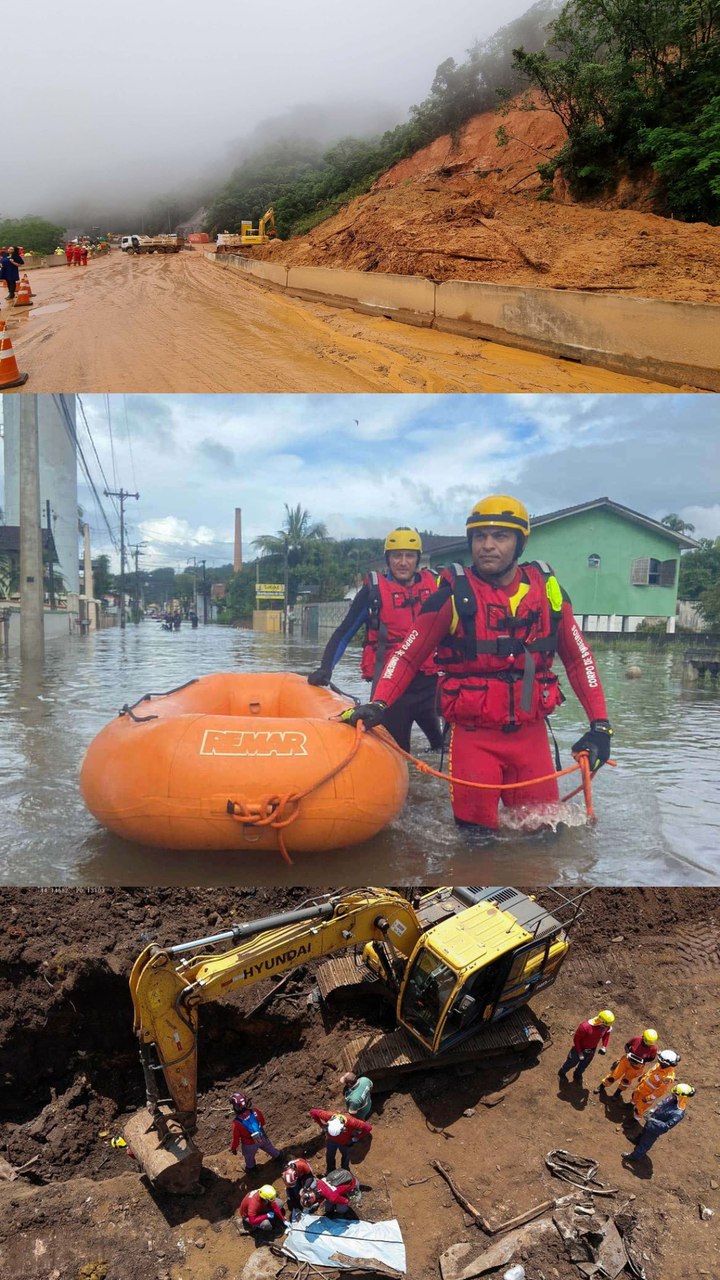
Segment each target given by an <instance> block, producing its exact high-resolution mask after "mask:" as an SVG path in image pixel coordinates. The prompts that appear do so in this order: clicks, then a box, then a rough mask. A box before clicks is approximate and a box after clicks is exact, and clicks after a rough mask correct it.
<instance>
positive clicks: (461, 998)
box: [397, 889, 568, 1053]
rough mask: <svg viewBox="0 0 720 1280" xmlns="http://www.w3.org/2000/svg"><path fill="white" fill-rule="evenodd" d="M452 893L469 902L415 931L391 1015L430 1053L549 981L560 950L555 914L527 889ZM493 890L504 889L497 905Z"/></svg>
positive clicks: (564, 943)
mask: <svg viewBox="0 0 720 1280" xmlns="http://www.w3.org/2000/svg"><path fill="white" fill-rule="evenodd" d="M455 892H456V893H457V892H458V891H457V890H456V891H455ZM459 892H461V893H464V894H474V895H475V901H474V902H473V905H471V906H469V907H467V909H466V910H464V911H462V912H460V913H458V914H453V915H450V916H448V917H447V918H446V919H445V920H442V921H440V923H437V924H435V925H434V927H433V928H432V929H431V930H430V931H428V932H427V933H426V934H424V935H423V937H422V938H421V939H420V941H419V943H418V945H417V947H416V950H415V954H414V955H413V956H412V957H411V960H410V963H409V964H408V967H407V973H406V976H405V980H404V982H403V984H402V986H401V989H400V994H399V1000H398V1010H397V1016H398V1021H399V1022H400V1023H401V1024H402V1025H403V1026H405V1027H406V1028H407V1030H408V1031H410V1032H411V1033H412V1034H413V1035H414V1036H416V1037H417V1038H418V1039H419V1040H420V1041H421V1042H422V1044H423V1045H424V1046H425V1047H426V1048H427V1049H429V1050H430V1052H431V1053H444V1052H446V1051H447V1050H448V1049H451V1048H452V1047H453V1046H454V1045H456V1044H459V1043H461V1042H462V1041H463V1040H466V1039H468V1038H469V1037H470V1036H473V1035H474V1034H475V1033H476V1032H477V1031H479V1030H480V1029H481V1027H482V1026H483V1025H484V1024H487V1023H490V1022H496V1021H498V1020H499V1019H500V1018H503V1017H505V1016H506V1015H507V1014H509V1013H511V1011H512V1010H513V1009H516V1008H518V1007H519V1006H521V1005H523V1004H525V1003H526V1002H527V1001H528V1000H529V999H531V998H532V996H533V994H534V993H535V992H536V991H538V990H541V989H542V988H543V987H547V986H549V985H550V984H551V983H552V982H554V980H555V977H556V975H557V973H558V970H559V969H560V966H561V964H562V962H563V959H564V958H565V953H566V952H567V949H568V940H567V935H566V930H565V927H564V926H563V924H562V923H561V921H560V920H558V919H556V917H555V916H553V915H551V914H550V912H548V911H545V910H543V909H542V908H540V907H538V905H537V903H536V902H534V900H533V899H532V898H528V897H527V895H525V894H521V893H519V892H518V891H517V890H507V889H504V890H501V891H497V890H495V891H493V890H461V891H459ZM493 892H494V893H495V896H496V898H497V897H499V896H500V895H501V894H502V895H505V901H504V902H503V906H502V907H501V906H500V905H498V902H497V901H496V900H495V899H493V898H492V896H489V895H492V894H493ZM508 894H511V895H512V902H511V901H510V900H509V899H508V898H507V895H508Z"/></svg>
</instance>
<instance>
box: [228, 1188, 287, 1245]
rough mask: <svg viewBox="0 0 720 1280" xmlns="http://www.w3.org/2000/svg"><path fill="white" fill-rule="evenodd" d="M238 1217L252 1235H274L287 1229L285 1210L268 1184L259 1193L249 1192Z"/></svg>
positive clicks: (241, 1203) (273, 1189)
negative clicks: (274, 1232) (275, 1232)
mask: <svg viewBox="0 0 720 1280" xmlns="http://www.w3.org/2000/svg"><path fill="white" fill-rule="evenodd" d="M237 1215H238V1217H239V1218H241V1219H242V1224H243V1226H244V1228H245V1230H246V1231H249V1232H250V1234H251V1235H255V1234H256V1233H260V1232H261V1233H262V1234H263V1235H266V1236H269V1235H272V1233H273V1231H282V1230H283V1228H284V1227H285V1210H284V1209H283V1206H282V1203H281V1201H280V1199H279V1198H278V1195H277V1192H276V1191H275V1188H274V1187H273V1186H271V1184H270V1183H269V1182H268V1183H266V1184H265V1186H264V1187H260V1190H259V1191H248V1193H247V1195H246V1196H244V1197H243V1199H242V1200H241V1201H240V1208H239V1209H238V1210H237Z"/></svg>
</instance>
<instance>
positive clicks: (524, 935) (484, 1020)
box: [124, 888, 583, 1193]
mask: <svg viewBox="0 0 720 1280" xmlns="http://www.w3.org/2000/svg"><path fill="white" fill-rule="evenodd" d="M582 896H583V895H580V896H579V897H578V898H575V899H568V898H565V897H563V896H562V895H561V894H559V893H557V894H556V901H557V904H558V905H557V907H555V906H554V908H553V910H554V914H553V913H551V912H549V911H547V910H545V909H544V908H542V907H541V906H540V905H539V904H538V903H537V902H536V901H535V899H534V898H532V897H528V896H527V895H526V894H524V893H521V892H520V891H518V890H517V889H512V888H490V889H480V888H440V889H433V890H432V891H431V892H429V893H425V894H422V895H420V896H418V897H416V900H415V902H414V903H411V902H409V901H408V900H407V899H406V898H404V897H403V896H402V894H400V893H396V892H394V891H392V890H390V889H357V890H352V891H350V892H341V893H336V894H334V895H333V894H330V895H328V896H327V897H325V898H322V899H320V900H318V901H316V902H314V903H313V904H312V905H310V906H308V907H304V908H302V909H299V910H296V911H289V912H286V913H284V914H282V915H276V916H268V917H266V918H264V919H261V920H256V921H251V922H249V923H246V924H237V925H234V926H233V927H232V928H230V929H229V930H228V931H226V932H223V933H217V934H214V935H213V936H211V937H208V938H198V939H196V940H195V941H192V942H184V943H181V944H179V945H178V946H173V947H160V946H157V945H155V944H151V945H150V946H148V947H146V948H145V950H144V951H143V952H142V954H141V955H140V956H139V957H138V959H137V960H136V962H135V964H134V966H133V970H132V974H131V978H130V989H131V994H132V1000H133V1007H134V1015H135V1017H134V1030H135V1032H136V1034H137V1036H138V1038H139V1041H140V1055H141V1060H142V1064H143V1069H144V1072H145V1082H146V1090H147V1109H146V1110H144V1111H142V1112H139V1113H138V1114H136V1115H135V1116H133V1117H132V1118H131V1119H130V1121H129V1122H128V1124H127V1125H126V1127H125V1130H124V1135H125V1138H126V1141H127V1142H128V1144H129V1146H130V1147H131V1149H132V1151H133V1154H134V1155H135V1157H136V1159H137V1160H138V1161H139V1162H140V1164H141V1165H142V1167H143V1169H144V1171H145V1173H146V1174H147V1176H148V1177H149V1178H150V1180H151V1181H152V1182H153V1183H154V1184H155V1185H156V1186H157V1187H158V1188H159V1189H162V1190H165V1191H175V1192H181V1193H186V1192H187V1191H188V1190H189V1189H192V1187H193V1186H194V1185H196V1184H197V1180H198V1177H199V1174H200V1169H201V1165H202V1156H201V1153H200V1151H199V1149H198V1148H197V1147H196V1146H195V1144H194V1143H193V1141H192V1134H193V1133H194V1132H195V1129H196V1124H197V1052H198V1049H197V1045H198V1010H199V1006H200V1005H202V1004H206V1003H208V1002H209V1001H213V1000H219V999H222V997H223V996H226V995H228V994H229V993H231V992H234V991H238V990H241V989H243V988H245V987H248V986H251V985H252V984H254V983H257V982H262V981H263V980H266V979H269V978H273V977H275V976H277V975H280V974H282V973H286V972H288V971H289V970H291V969H294V968H296V967H297V966H299V965H306V964H308V963H310V962H312V961H315V960H317V959H319V958H321V957H324V956H328V955H330V954H332V953H333V952H338V951H342V952H346V953H347V952H349V951H350V950H351V949H354V951H355V954H354V956H350V955H348V954H345V955H343V956H342V957H340V958H337V959H334V960H330V961H327V962H326V963H325V964H323V965H321V966H320V968H319V969H318V970H317V973H316V978H317V984H318V989H319V993H320V996H321V997H322V998H323V999H324V1000H328V999H329V998H330V997H331V995H332V994H333V992H339V991H341V990H346V989H347V988H350V989H352V990H357V989H359V988H363V987H365V988H366V989H368V990H369V991H372V993H373V994H374V993H375V992H376V991H377V992H380V993H382V994H383V995H384V996H385V997H387V998H388V999H389V1000H391V1001H392V1003H393V1004H394V1006H395V1016H396V1020H397V1024H398V1028H397V1030H396V1031H393V1032H390V1033H382V1032H377V1031H375V1032H372V1033H370V1032H368V1034H367V1035H366V1036H364V1037H362V1038H361V1039H359V1040H358V1039H355V1040H353V1041H352V1042H349V1043H348V1044H346V1046H345V1048H344V1050H343V1053H342V1058H341V1061H340V1062H339V1063H338V1066H341V1067H342V1068H343V1069H345V1070H350V1069H352V1070H355V1071H356V1072H357V1073H358V1074H363V1075H365V1074H369V1075H371V1076H372V1079H373V1081H374V1082H375V1083H376V1084H378V1083H381V1082H383V1081H384V1082H387V1081H388V1080H393V1079H395V1078H396V1076H398V1075H400V1074H405V1073H408V1072H410V1071H413V1070H427V1069H428V1068H429V1067H432V1066H443V1067H444V1066H447V1065H451V1064H453V1063H457V1062H461V1061H475V1060H477V1059H479V1058H484V1057H486V1056H488V1055H492V1054H497V1053H508V1052H512V1053H527V1052H534V1053H537V1052H538V1051H539V1050H540V1049H541V1048H542V1047H543V1044H544V1037H543V1033H542V1031H541V1030H540V1028H539V1027H538V1024H537V1023H536V1022H535V1021H534V1019H533V1018H532V1015H531V1014H530V1011H529V1009H526V1008H525V1009H524V1008H523V1006H524V1005H525V1004H526V1002H527V1001H528V1000H529V999H530V998H531V997H532V996H533V995H534V994H535V993H536V992H538V991H541V990H543V989H544V988H545V987H548V986H549V985H550V984H551V983H553V982H554V981H555V978H556V977H557V974H558V972H559V969H560V967H561V965H562V962H563V960H564V958H565V955H566V952H567V950H568V931H569V929H570V927H571V925H572V924H574V922H575V920H576V918H577V916H578V913H579V910H580V906H579V904H580V901H581V899H582ZM561 917H564V919H562V918H561Z"/></svg>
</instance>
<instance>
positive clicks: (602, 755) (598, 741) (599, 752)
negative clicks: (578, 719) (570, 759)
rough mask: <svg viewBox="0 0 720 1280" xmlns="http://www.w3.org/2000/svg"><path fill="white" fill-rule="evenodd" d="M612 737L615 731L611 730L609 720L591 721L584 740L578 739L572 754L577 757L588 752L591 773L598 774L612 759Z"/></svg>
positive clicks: (583, 737)
mask: <svg viewBox="0 0 720 1280" xmlns="http://www.w3.org/2000/svg"><path fill="white" fill-rule="evenodd" d="M612 736H613V731H612V729H611V728H610V721H609V720H591V721H590V728H589V729H588V731H587V733H584V734H583V736H582V738H578V740H577V742H576V743H574V745H573V748H572V753H573V755H574V756H576V755H578V754H579V753H580V752H581V751H587V753H588V763H589V765H590V772H591V773H596V772H597V770H598V769H600V768H601V766H602V765H604V764H606V763H607V761H608V760H609V759H610V739H611V738H612Z"/></svg>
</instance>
